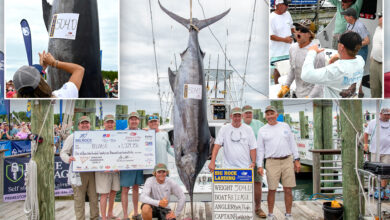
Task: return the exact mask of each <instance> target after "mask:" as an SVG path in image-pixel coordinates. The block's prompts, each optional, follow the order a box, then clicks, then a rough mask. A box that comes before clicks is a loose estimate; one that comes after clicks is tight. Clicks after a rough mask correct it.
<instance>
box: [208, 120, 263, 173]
mask: <svg viewBox="0 0 390 220" xmlns="http://www.w3.org/2000/svg"><path fill="white" fill-rule="evenodd" d="M215 144H218V145H221V146H222V147H223V157H224V159H223V168H248V167H249V166H250V165H251V163H252V160H251V157H250V150H253V149H256V147H257V146H256V137H255V134H254V133H253V130H252V128H251V127H249V126H248V125H246V124H244V123H242V124H241V126H240V127H239V128H235V127H233V126H232V125H231V124H227V125H225V126H223V127H222V128H221V130H220V131H219V132H218V136H217V139H216V140H215Z"/></svg>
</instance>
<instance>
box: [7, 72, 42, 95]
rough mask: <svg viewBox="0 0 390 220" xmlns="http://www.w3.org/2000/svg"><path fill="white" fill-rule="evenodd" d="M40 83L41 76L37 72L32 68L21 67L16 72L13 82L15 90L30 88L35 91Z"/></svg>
mask: <svg viewBox="0 0 390 220" xmlns="http://www.w3.org/2000/svg"><path fill="white" fill-rule="evenodd" d="M39 81H41V74H40V72H39V70H38V69H37V68H35V67H33V66H22V67H20V68H19V69H18V70H16V72H15V74H14V77H13V82H14V85H15V89H16V90H19V89H21V88H24V87H32V88H33V89H36V88H37V87H38V85H39Z"/></svg>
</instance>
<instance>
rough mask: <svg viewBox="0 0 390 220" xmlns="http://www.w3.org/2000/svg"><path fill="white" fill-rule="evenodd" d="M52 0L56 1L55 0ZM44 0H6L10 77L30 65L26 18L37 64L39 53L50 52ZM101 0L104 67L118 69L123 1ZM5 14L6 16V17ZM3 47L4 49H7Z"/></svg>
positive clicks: (101, 43) (6, 32)
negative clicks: (23, 26) (24, 26)
mask: <svg viewBox="0 0 390 220" xmlns="http://www.w3.org/2000/svg"><path fill="white" fill-rule="evenodd" d="M48 1H49V2H52V1H53V0H48ZM2 2H3V1H2ZM41 2H42V1H41V0H5V6H4V7H5V9H6V10H5V15H4V19H5V27H4V28H5V32H4V33H5V42H6V44H5V50H6V75H5V78H6V79H12V77H13V74H14V72H15V71H16V70H17V69H18V68H19V67H20V66H22V65H26V64H27V56H26V50H25V46H24V40H23V36H22V33H21V28H20V21H21V20H22V19H26V20H27V21H28V23H29V26H30V29H31V37H32V50H33V63H39V56H38V52H42V51H43V50H46V51H47V46H48V42H49V38H48V33H47V31H46V27H45V24H44V21H43V13H42V3H41ZM97 2H98V13H99V27H100V49H101V50H103V59H102V69H103V70H118V60H119V48H118V42H119V16H118V14H119V0H110V1H107V0H97ZM20 6H23V7H20ZM1 17H2V19H3V16H1ZM2 24H3V23H2ZM2 39H3V38H2ZM3 48H4V47H2V48H1V49H2V50H3Z"/></svg>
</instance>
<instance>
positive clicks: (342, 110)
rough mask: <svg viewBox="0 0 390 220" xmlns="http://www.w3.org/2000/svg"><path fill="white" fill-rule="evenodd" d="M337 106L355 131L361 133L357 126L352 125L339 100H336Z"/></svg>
mask: <svg viewBox="0 0 390 220" xmlns="http://www.w3.org/2000/svg"><path fill="white" fill-rule="evenodd" d="M334 101H335V102H336V104H337V105H338V106H339V107H340V110H341V112H342V113H343V114H344V115H345V118H346V119H347V121H348V122H349V123H350V124H351V126H352V128H353V130H355V132H356V133H359V131H358V130H357V129H356V127H355V125H354V124H353V123H352V121H351V119H349V117H348V115H347V114H346V113H345V111H344V109H343V108H342V107H341V105H340V103H339V101H338V100H334Z"/></svg>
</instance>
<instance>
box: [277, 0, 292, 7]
mask: <svg viewBox="0 0 390 220" xmlns="http://www.w3.org/2000/svg"><path fill="white" fill-rule="evenodd" d="M288 3H289V0H275V5H279V4H285V5H287V6H288Z"/></svg>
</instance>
